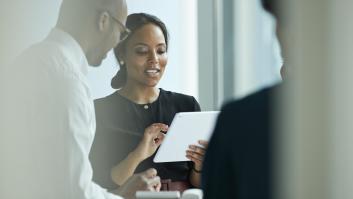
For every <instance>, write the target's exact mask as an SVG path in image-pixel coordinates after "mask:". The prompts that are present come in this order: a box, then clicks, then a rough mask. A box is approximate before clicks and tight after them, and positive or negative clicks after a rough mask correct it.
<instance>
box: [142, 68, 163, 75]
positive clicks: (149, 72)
mask: <svg viewBox="0 0 353 199" xmlns="http://www.w3.org/2000/svg"><path fill="white" fill-rule="evenodd" d="M160 71H161V70H160V69H157V68H156V69H147V70H145V74H146V75H147V76H148V77H157V76H158V75H159V73H160Z"/></svg>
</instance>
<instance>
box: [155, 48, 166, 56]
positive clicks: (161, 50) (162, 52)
mask: <svg viewBox="0 0 353 199" xmlns="http://www.w3.org/2000/svg"><path fill="white" fill-rule="evenodd" d="M166 52H167V51H166V50H165V49H158V50H157V53H158V54H160V55H161V54H164V53H166Z"/></svg>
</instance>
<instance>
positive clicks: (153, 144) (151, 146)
mask: <svg viewBox="0 0 353 199" xmlns="http://www.w3.org/2000/svg"><path fill="white" fill-rule="evenodd" d="M166 131H168V125H165V124H162V123H154V124H152V125H150V126H149V127H147V128H146V129H145V132H144V134H143V138H142V140H141V142H140V143H139V145H138V146H137V148H136V149H135V150H134V151H133V153H134V155H135V157H137V158H138V159H139V160H140V161H143V160H145V159H146V158H148V157H150V156H151V155H153V154H154V152H155V151H156V150H157V148H158V147H159V145H161V143H162V142H163V139H164V136H165V135H164V133H163V132H166Z"/></svg>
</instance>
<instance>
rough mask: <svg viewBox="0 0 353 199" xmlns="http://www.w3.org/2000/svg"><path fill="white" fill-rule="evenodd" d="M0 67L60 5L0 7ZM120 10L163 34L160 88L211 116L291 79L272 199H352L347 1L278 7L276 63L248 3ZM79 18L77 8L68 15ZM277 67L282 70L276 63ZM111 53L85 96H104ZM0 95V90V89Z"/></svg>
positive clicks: (262, 18) (134, 1)
mask: <svg viewBox="0 0 353 199" xmlns="http://www.w3.org/2000/svg"><path fill="white" fill-rule="evenodd" d="M0 2H1V4H0V24H1V31H0V44H1V45H0V64H1V66H3V65H7V64H8V63H10V62H11V61H12V60H13V59H14V57H15V56H16V55H17V54H19V53H20V52H21V51H22V50H23V49H25V48H27V47H28V46H30V45H31V44H33V43H36V42H38V41H40V40H42V39H44V38H45V37H46V35H47V34H48V33H49V31H50V30H51V28H52V27H54V25H55V22H56V20H57V17H58V10H59V6H60V3H61V1H60V0H51V1H48V0H31V1H29V0H11V1H5V0H1V1H0ZM127 2H128V10H129V13H135V12H146V13H150V14H154V15H156V16H158V17H159V18H161V19H162V21H164V22H165V23H166V25H167V27H168V29H169V31H170V38H171V40H170V51H169V63H168V65H167V71H166V73H165V75H164V77H163V80H162V81H161V83H160V87H162V88H164V89H167V90H172V91H176V92H181V93H186V94H190V95H193V96H195V97H196V98H197V99H198V101H199V102H200V104H201V106H202V109H203V110H218V109H219V108H220V107H221V105H222V104H223V103H225V102H226V101H228V100H231V99H237V98H242V97H244V96H246V95H248V94H250V93H253V92H255V91H257V90H259V89H261V88H264V87H268V86H271V85H274V84H276V83H279V82H280V81H281V78H280V75H279V68H280V66H281V65H282V64H283V62H284V63H287V62H286V61H290V64H289V65H288V68H289V69H290V71H291V80H293V81H291V82H290V83H289V85H288V86H287V87H286V93H285V94H284V95H283V96H282V98H281V100H282V101H281V103H279V104H278V110H279V111H280V113H281V117H283V118H284V120H280V119H283V118H280V119H279V120H278V121H281V122H278V127H279V129H282V127H283V126H286V128H285V129H286V130H285V131H284V130H283V131H282V130H279V133H280V134H281V135H282V136H280V138H279V140H280V141H279V143H281V144H280V149H279V155H278V157H279V158H278V168H277V169H276V174H278V182H277V183H278V186H276V187H277V190H276V192H277V193H278V194H279V198H287V199H292V198H293V199H299V198H300V199H316V198H317V199H319V198H320V199H326V198H327V199H328V198H335V199H346V198H347V199H351V198H353V191H351V187H353V172H352V168H353V156H352V155H351V154H352V153H353V144H352V142H353V133H352V132H353V122H352V120H353V105H352V102H353V93H352V91H351V90H352V88H351V87H352V86H351V85H352V83H353V82H352V81H353V78H352V74H353V67H352V62H353V56H352V53H353V37H352V35H353V24H352V22H351V21H350V19H352V18H353V12H352V11H351V10H352V8H353V2H351V1H344V0H336V1H305V0H296V1H289V0H283V1H282V4H281V7H280V8H281V11H282V13H284V15H286V20H288V22H290V24H291V26H290V32H291V34H290V37H288V38H289V39H288V38H287V39H288V40H290V42H288V43H290V46H288V45H286V46H285V47H284V48H285V50H286V52H288V57H286V59H288V60H284V61H283V59H282V57H281V48H280V46H279V43H278V40H277V38H276V34H275V29H276V27H275V24H276V22H275V20H274V18H273V17H272V16H271V15H269V14H268V13H266V12H265V11H263V10H262V8H261V6H260V2H259V1H258V0H168V1H165V0H127ZM78 12H79V10H78ZM286 66H287V65H286ZM117 70H118V66H117V64H116V61H115V58H114V57H113V54H112V53H111V52H110V53H109V55H108V57H107V59H106V60H105V61H104V62H103V64H102V66H101V67H99V68H94V69H93V68H92V70H91V72H90V74H89V80H90V85H91V89H92V95H93V97H94V98H100V97H103V96H106V95H108V94H110V93H112V92H113V90H112V88H111V87H110V80H111V78H112V77H113V76H114V74H115V73H116V72H117ZM0 93H1V91H0Z"/></svg>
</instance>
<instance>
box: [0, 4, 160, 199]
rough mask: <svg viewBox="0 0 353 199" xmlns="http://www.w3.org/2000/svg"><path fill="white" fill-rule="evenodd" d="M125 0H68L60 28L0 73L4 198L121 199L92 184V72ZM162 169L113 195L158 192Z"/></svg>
mask: <svg viewBox="0 0 353 199" xmlns="http://www.w3.org/2000/svg"><path fill="white" fill-rule="evenodd" d="M126 17H127V6H126V2H125V0H63V3H62V6H61V9H60V14H59V19H58V22H57V25H56V27H55V28H54V29H53V30H52V31H51V32H50V34H49V35H48V37H47V38H46V39H45V40H44V41H42V42H40V43H38V44H35V45H33V46H31V47H30V48H29V49H27V50H25V51H24V52H23V53H22V54H21V55H20V56H19V57H18V59H17V61H15V63H14V64H12V65H11V67H8V68H6V69H5V70H4V71H5V72H4V73H3V74H1V75H2V77H1V78H0V81H1V84H0V86H1V92H2V93H1V94H2V97H1V103H0V110H1V113H0V122H1V123H0V132H1V134H0V136H1V137H0V158H1V159H0V162H1V163H0V198H4V199H5V198H6V199H88V198H90V199H103V198H104V199H105V198H111V199H113V198H114V199H115V198H121V197H119V196H117V195H114V194H112V193H108V192H107V191H106V190H104V189H102V188H101V187H99V186H98V185H96V184H95V183H93V182H92V169H91V165H90V162H89V159H88V154H89V150H90V147H91V144H92V141H93V138H94V133H95V115H94V107H93V101H92V99H91V95H90V91H89V87H88V81H87V77H86V76H87V72H88V65H91V66H99V65H100V64H101V62H102V60H103V59H104V58H105V56H106V54H107V52H108V51H109V50H110V49H112V48H113V47H114V46H116V45H117V43H118V42H119V38H121V37H120V36H121V35H122V34H128V30H127V29H126V27H125V26H124V25H123V24H124V22H125V20H126ZM159 188H160V180H159V177H157V173H156V170H154V169H150V170H147V171H145V172H143V173H141V174H137V175H134V176H132V177H131V178H130V179H129V181H127V182H126V183H125V184H124V185H122V186H121V187H119V188H118V189H117V190H116V191H114V193H116V194H118V195H120V196H123V197H126V198H134V195H135V192H136V190H151V191H153V190H159Z"/></svg>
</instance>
